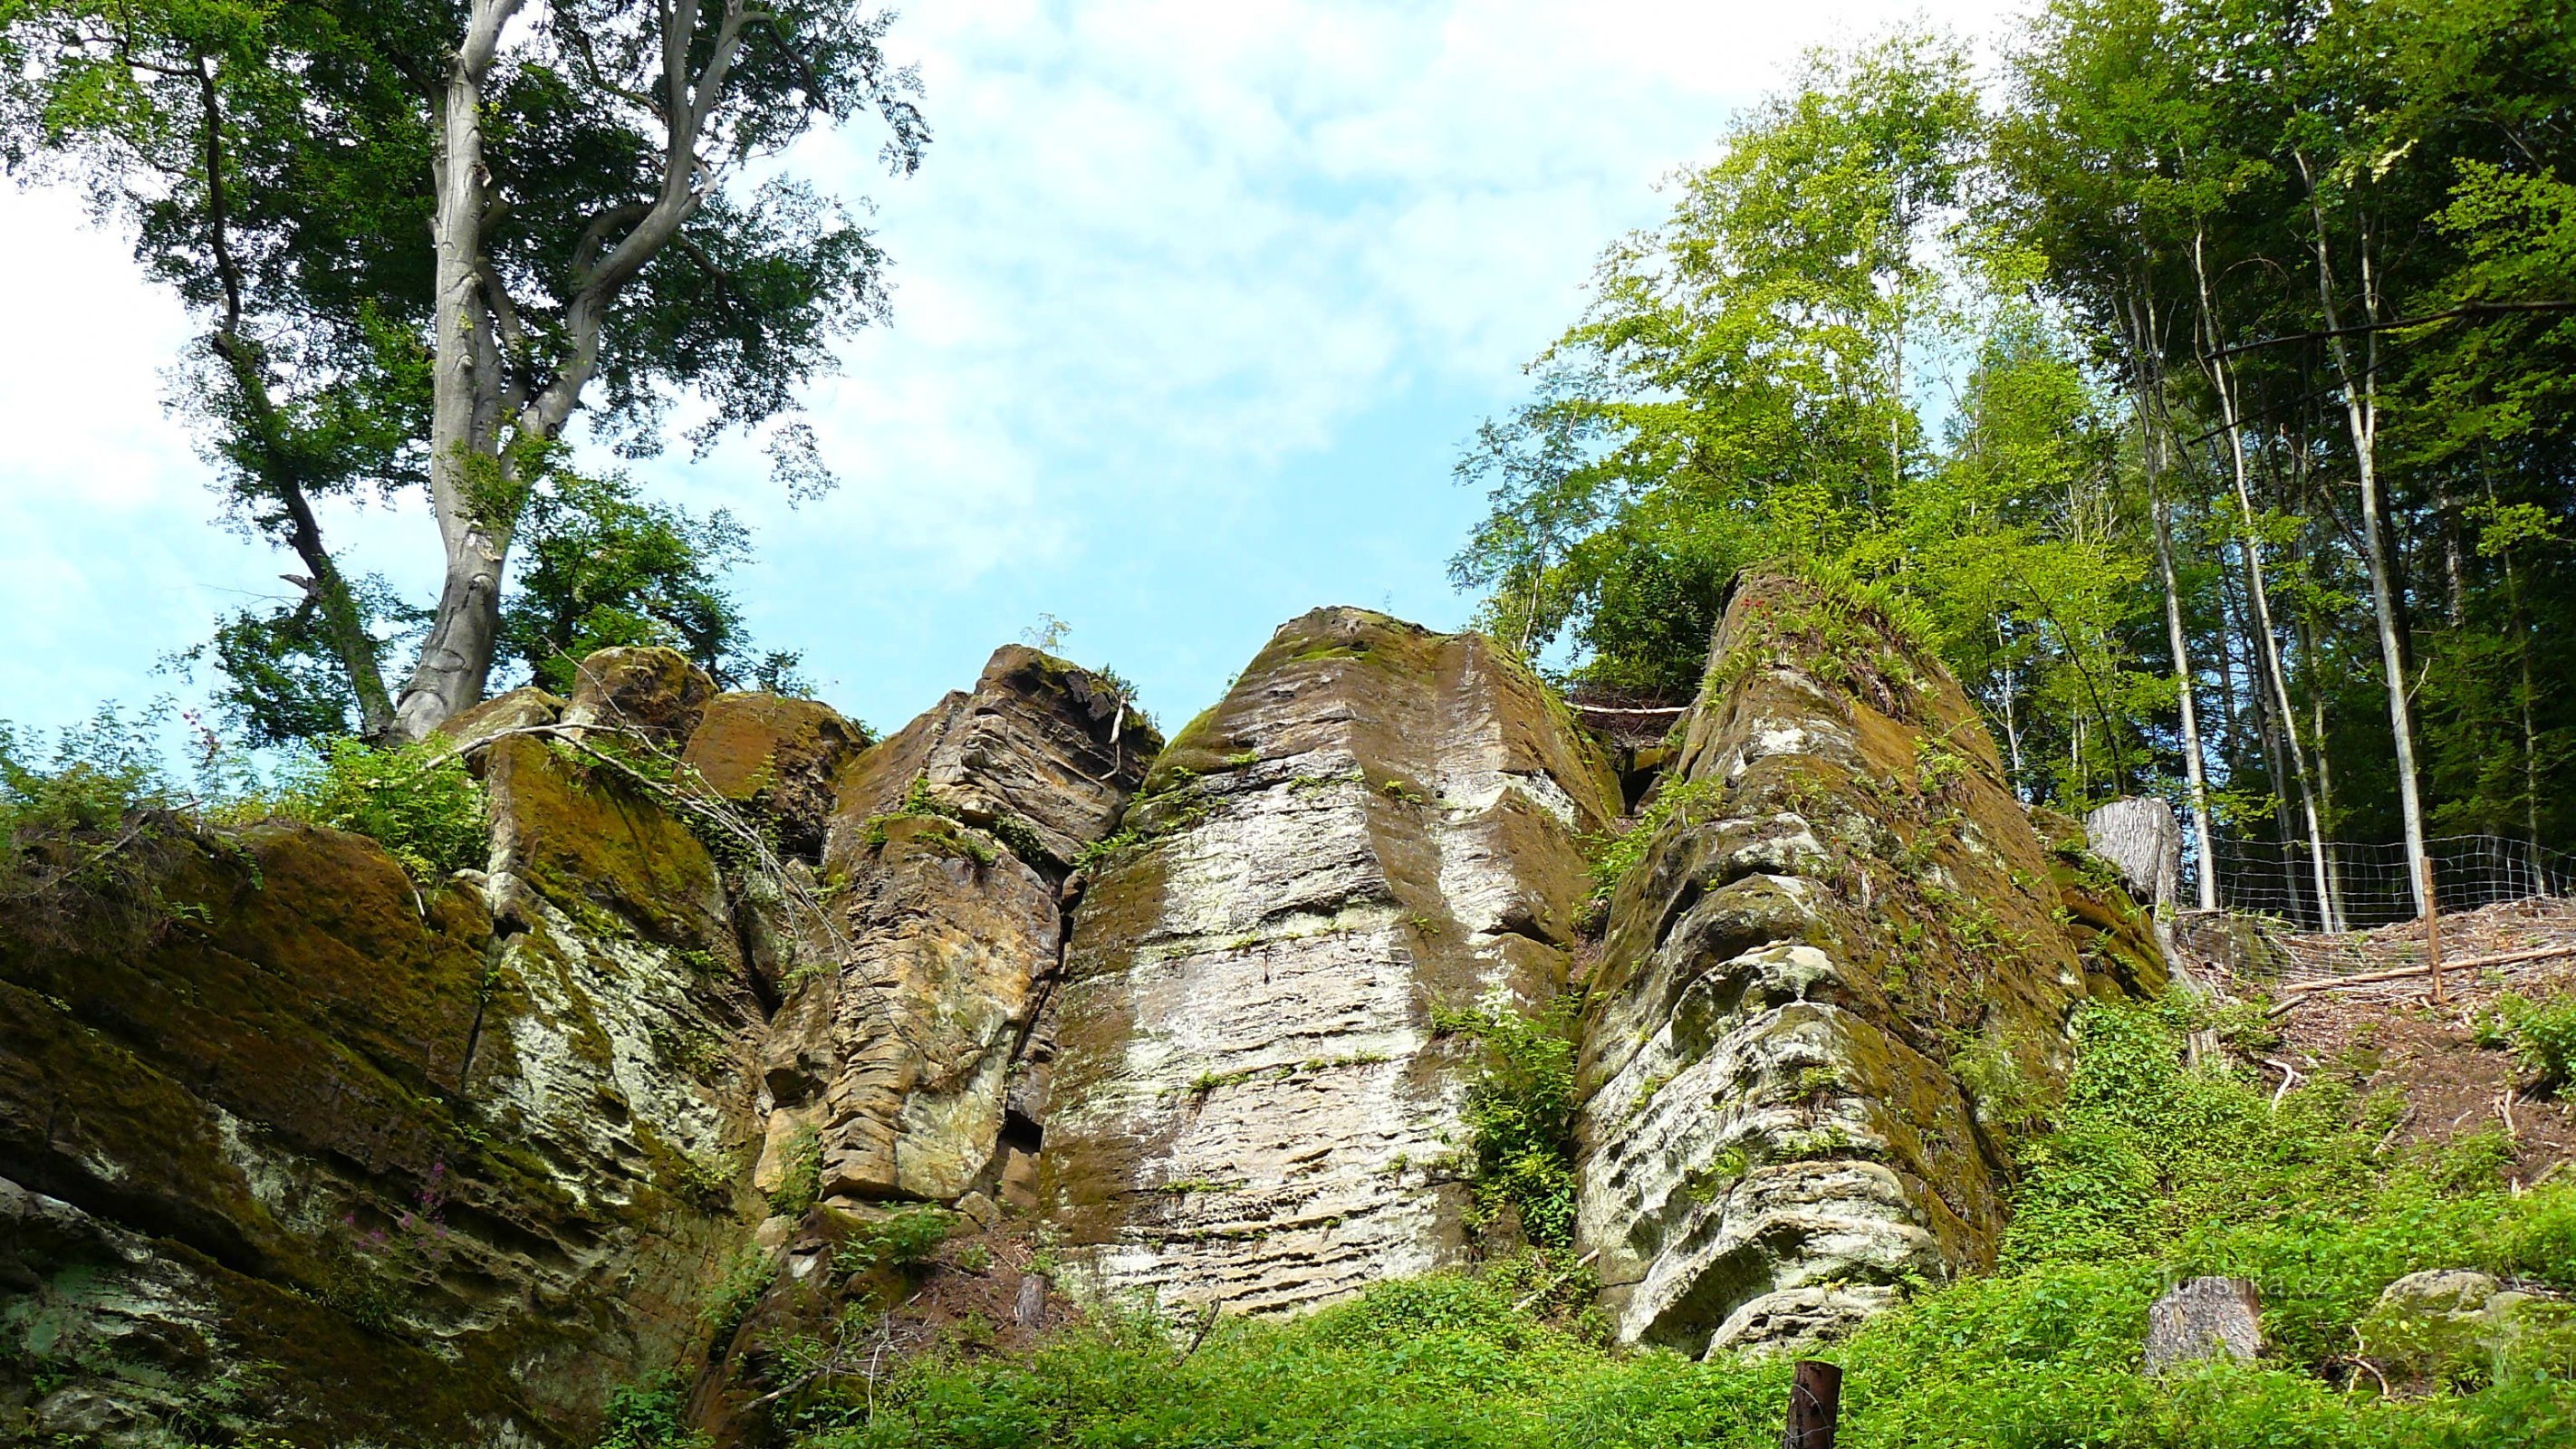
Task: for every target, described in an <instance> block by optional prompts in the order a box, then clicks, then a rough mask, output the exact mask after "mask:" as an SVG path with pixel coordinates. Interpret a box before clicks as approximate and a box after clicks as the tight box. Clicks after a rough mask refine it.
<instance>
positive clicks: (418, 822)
mask: <svg viewBox="0 0 2576 1449" xmlns="http://www.w3.org/2000/svg"><path fill="white" fill-rule="evenodd" d="M273 803H274V807H275V809H276V813H277V814H279V815H281V816H284V817H287V818H289V819H294V820H302V821H306V822H308V823H310V824H314V825H322V826H328V827H329V828H331V829H333V830H347V831H353V832H355V833H357V834H359V835H364V836H367V837H369V838H370V839H372V840H374V841H375V842H376V843H377V844H379V845H381V846H383V847H384V848H385V850H386V852H387V853H388V854H390V855H392V856H393V858H394V859H396V860H398V861H400V862H402V866H403V869H404V870H406V871H409V872H410V873H411V875H412V878H413V879H415V880H420V881H430V880H435V879H438V878H440V877H443V876H445V875H447V874H448V873H449V872H451V871H457V870H463V869H465V868H467V867H469V866H479V865H481V864H483V861H484V858H485V855H486V853H487V852H488V851H489V850H490V848H491V846H490V837H489V835H488V834H487V833H486V830H485V824H484V811H483V787H482V786H481V785H479V784H477V783H475V780H474V777H473V775H471V774H470V773H468V772H467V771H466V768H465V762H464V760H463V759H461V758H459V757H458V756H456V755H455V754H454V753H452V752H450V751H447V750H445V749H442V748H441V747H440V746H439V745H437V744H435V743H423V744H414V745H400V746H395V747H392V748H388V749H378V748H375V747H374V746H371V745H368V744H366V743H364V742H362V741H359V740H349V739H341V740H331V741H329V742H327V743H326V744H325V745H324V746H323V748H322V751H321V753H320V754H318V755H316V756H314V757H313V758H312V759H310V760H308V761H305V762H304V763H302V764H300V765H298V766H297V767H295V768H294V769H293V770H292V771H291V772H290V773H289V774H288V776H287V779H286V784H285V788H284V789H283V790H281V791H280V792H279V794H278V796H277V798H276V800H275V801H274V802H273Z"/></svg>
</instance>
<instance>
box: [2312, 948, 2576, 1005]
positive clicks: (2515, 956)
mask: <svg viewBox="0 0 2576 1449" xmlns="http://www.w3.org/2000/svg"><path fill="white" fill-rule="evenodd" d="M2552 956H2576V941H2563V942H2560V943H2559V944H2557V945H2555V946H2534V947H2532V948H2530V949H2529V950H2525V951H2507V952H2504V953H2502V954H2501V955H2495V956H2471V957H2469V958H2468V959H2467V960H2464V961H2445V962H2443V963H2442V969H2443V970H2445V971H2483V970H2485V969H2486V968H2487V967H2490V966H2514V965H2519V964H2521V963H2522V962H2525V961H2545V960H2547V959H2549V958H2550V957H2552ZM2432 974H2433V964H2432V963H2431V962H2429V961H2419V962H2417V963H2416V964H2414V965H2412V966H2392V967H2390V968H2388V969H2387V970H2385V971H2364V972H2361V973H2359V974H2358V975H2353V976H2336V977H2331V978H2329V979H2326V980H2323V981H2302V982H2300V983H2299V984H2297V985H2295V986H2284V987H2282V988H2281V996H2282V1000H2281V1001H2280V1002H2279V1004H2277V1005H2275V1006H2274V1007H2273V1008H2272V1010H2271V1012H2270V1014H2271V1015H2273V1016H2279V1015H2281V1014H2282V1013H2283V1012H2286V1011H2288V1010H2289V1009H2290V1008H2292V1007H2294V1006H2297V1005H2298V1004H2299V1003H2300V1002H2302V1001H2305V1000H2307V999H2308V998H2309V997H2310V996H2312V995H2314V994H2316V993H2317V992H2320V991H2339V990H2341V989H2343V988H2344V987H2347V986H2370V985H2374V984H2376V983H2378V982H2382V981H2403V980H2405V979H2407V978H2408V977H2410V976H2430V975H2432Z"/></svg>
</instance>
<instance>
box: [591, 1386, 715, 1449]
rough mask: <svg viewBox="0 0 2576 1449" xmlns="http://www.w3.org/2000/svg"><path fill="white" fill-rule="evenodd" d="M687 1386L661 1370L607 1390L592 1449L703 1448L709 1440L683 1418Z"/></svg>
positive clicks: (685, 1411)
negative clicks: (606, 1402)
mask: <svg viewBox="0 0 2576 1449" xmlns="http://www.w3.org/2000/svg"><path fill="white" fill-rule="evenodd" d="M688 1405H689V1385H688V1381H687V1380H686V1379H683V1378H682V1377H681V1376H680V1375H679V1374H678V1373H677V1372H674V1371H665V1372H663V1373H659V1374H655V1375H653V1376H652V1377H650V1378H646V1379H641V1380H638V1381H636V1382H634V1383H627V1384H619V1385H617V1386H616V1387H615V1388H612V1389H610V1390H609V1391H608V1409H607V1412H606V1413H605V1414H603V1415H602V1416H601V1418H600V1426H599V1438H598V1440H597V1441H595V1444H594V1449H706V1446H707V1445H709V1444H711V1443H712V1442H713V1441H712V1440H711V1439H709V1438H708V1437H707V1435H706V1434H704V1433H702V1432H700V1431H697V1430H694V1429H691V1428H690V1427H689V1425H688V1421H687V1419H686V1417H685V1415H686V1413H687V1411H688Z"/></svg>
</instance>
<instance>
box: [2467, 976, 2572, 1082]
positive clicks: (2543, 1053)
mask: <svg viewBox="0 0 2576 1449" xmlns="http://www.w3.org/2000/svg"><path fill="white" fill-rule="evenodd" d="M2489 1022H2490V1025H2489V1026H2488V1027H2487V1029H2486V1030H2485V1031H2482V1032H2481V1033H2480V1036H2481V1037H2482V1038H2485V1039H2486V1040H2488V1041H2489V1043H2490V1044H2493V1045H2501V1046H2509V1047H2511V1048H2512V1049H2513V1058H2514V1061H2515V1062H2516V1063H2518V1064H2519V1065H2520V1066H2521V1067H2522V1069H2523V1070H2524V1071H2525V1072H2528V1073H2530V1074H2531V1077H2532V1083H2531V1085H2532V1088H2533V1090H2535V1091H2555V1090H2557V1089H2558V1088H2560V1087H2564V1086H2566V1085H2567V1083H2568V1081H2569V1079H2570V1077H2571V1074H2576V996H2558V997H2553V998H2551V999H2550V1000H2548V1001H2532V1000H2529V999H2528V998H2525V997H2523V996H2521V995H2519V994H2516V993H2514V992H2507V993H2505V994H2504V995H2503V996H2500V997H2498V998H2496V1004H2495V1008H2494V1011H2493V1014H2492V1015H2491V1016H2490V1018H2489Z"/></svg>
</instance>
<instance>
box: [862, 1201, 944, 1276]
mask: <svg viewBox="0 0 2576 1449" xmlns="http://www.w3.org/2000/svg"><path fill="white" fill-rule="evenodd" d="M956 1226H957V1219H956V1217H955V1216H954V1215H953V1214H951V1213H948V1212H945V1211H943V1210H941V1209H939V1208H914V1209H912V1210H911V1211H908V1212H900V1213H897V1214H895V1215H894V1216H892V1217H890V1218H886V1219H884V1220H883V1221H880V1222H874V1223H866V1224H862V1225H860V1226H859V1227H856V1228H854V1229H852V1230H851V1232H850V1235H849V1236H848V1237H846V1238H843V1239H842V1240H841V1245H840V1247H838V1248H837V1249H835V1250H834V1251H833V1253H832V1266H833V1267H835V1268H838V1269H839V1270H840V1271H842V1272H844V1273H866V1272H870V1271H873V1270H875V1269H878V1268H894V1269H898V1270H901V1271H905V1272H909V1271H911V1270H913V1269H916V1268H920V1267H923V1266H926V1265H927V1264H928V1263H929V1262H930V1260H931V1259H932V1258H933V1257H934V1256H936V1255H937V1253H938V1252H939V1245H940V1244H942V1243H944V1242H946V1241H948V1235H949V1233H950V1232H952V1231H954V1230H955V1228H956Z"/></svg>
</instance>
